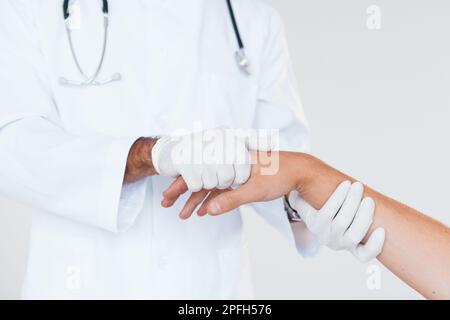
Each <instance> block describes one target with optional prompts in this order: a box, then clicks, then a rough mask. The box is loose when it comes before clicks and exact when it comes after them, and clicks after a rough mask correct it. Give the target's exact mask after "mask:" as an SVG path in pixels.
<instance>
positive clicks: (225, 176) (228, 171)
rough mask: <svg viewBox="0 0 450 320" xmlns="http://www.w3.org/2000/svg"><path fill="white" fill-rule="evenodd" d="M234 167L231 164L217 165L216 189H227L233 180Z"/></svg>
mask: <svg viewBox="0 0 450 320" xmlns="http://www.w3.org/2000/svg"><path fill="white" fill-rule="evenodd" d="M234 176H235V172H234V167H233V166H232V165H224V164H221V165H218V166H217V179H218V185H217V189H220V190H224V189H228V188H229V187H230V186H231V185H232V184H233V181H234Z"/></svg>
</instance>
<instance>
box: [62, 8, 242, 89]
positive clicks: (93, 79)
mask: <svg viewBox="0 0 450 320" xmlns="http://www.w3.org/2000/svg"><path fill="white" fill-rule="evenodd" d="M69 2H70V0H64V3H63V13H64V22H65V27H66V33H67V38H68V40H69V46H70V52H71V54H72V58H73V60H74V62H75V65H76V67H77V69H78V72H79V73H80V75H81V76H82V78H83V80H82V81H75V80H69V79H67V78H64V77H60V78H59V83H60V84H61V85H64V86H76V87H87V86H103V85H106V84H109V83H111V82H116V81H120V80H122V75H121V74H120V73H119V72H116V73H114V74H113V75H112V76H111V77H109V78H106V79H102V80H100V79H98V77H99V74H100V71H101V69H102V67H103V62H104V60H105V55H106V48H107V44H108V27H109V4H108V0H102V2H103V5H102V12H103V28H104V32H103V45H102V52H101V56H100V61H99V63H98V66H97V69H96V70H95V72H94V74H92V75H91V76H89V75H87V73H85V72H84V70H83V68H82V67H81V64H80V61H79V60H78V56H77V55H76V53H75V48H74V45H73V40H72V29H71V26H70V21H69V18H70V12H69ZM226 2H227V7H228V12H229V15H230V19H231V23H232V25H233V30H234V33H235V35H236V40H237V44H238V50H237V51H236V52H235V58H236V63H237V65H238V66H239V68H240V70H242V71H243V72H244V73H245V74H250V62H249V60H248V58H247V55H246V53H245V47H244V43H243V41H242V37H241V33H240V32H239V27H238V24H237V21H236V16H235V14H234V10H233V6H232V4H231V0H226Z"/></svg>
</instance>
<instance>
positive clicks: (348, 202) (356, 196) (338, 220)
mask: <svg viewBox="0 0 450 320" xmlns="http://www.w3.org/2000/svg"><path fill="white" fill-rule="evenodd" d="M363 193H364V187H363V185H362V184H361V183H359V182H356V183H354V184H352V185H351V187H350V190H349V191H348V194H347V197H346V198H345V201H344V204H343V205H342V207H341V209H340V210H339V212H338V214H337V215H336V216H335V217H334V219H333V222H332V224H331V234H332V237H335V238H337V237H341V236H342V235H343V234H344V233H345V231H346V230H347V229H348V228H349V227H350V225H351V224H352V221H353V219H354V218H355V216H356V213H357V212H358V208H359V206H360V203H361V199H362V197H363Z"/></svg>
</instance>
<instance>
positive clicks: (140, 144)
mask: <svg viewBox="0 0 450 320" xmlns="http://www.w3.org/2000/svg"><path fill="white" fill-rule="evenodd" d="M155 143H156V139H153V138H140V139H138V140H136V142H135V143H134V144H133V146H132V147H131V149H130V152H129V154H128V159H127V165H126V169H125V176H124V179H123V182H124V184H128V183H132V182H136V181H138V180H140V179H143V178H145V177H148V176H153V175H156V174H157V173H156V170H155V168H154V167H153V162H152V157H151V153H152V149H153V146H154V145H155Z"/></svg>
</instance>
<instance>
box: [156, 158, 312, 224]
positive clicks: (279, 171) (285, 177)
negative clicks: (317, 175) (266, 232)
mask: <svg viewBox="0 0 450 320" xmlns="http://www.w3.org/2000/svg"><path fill="white" fill-rule="evenodd" d="M307 157H308V156H307V155H304V154H300V153H289V152H271V153H266V152H253V153H252V159H253V166H252V174H251V177H250V179H249V180H248V181H247V183H245V184H244V185H242V186H241V187H240V188H238V189H235V190H232V189H227V190H212V191H211V190H201V191H199V192H195V193H192V194H191V196H190V197H189V199H188V200H187V202H186V204H185V206H184V208H183V209H182V211H181V213H180V217H181V218H182V219H187V218H189V217H190V216H191V215H192V213H193V212H194V211H195V210H196V208H197V207H199V206H200V208H199V209H198V211H197V214H198V215H199V216H204V215H206V214H209V215H220V214H223V213H226V212H229V211H231V210H233V209H236V208H238V207H240V206H241V205H244V204H248V203H252V202H261V201H270V200H274V199H277V198H280V197H282V196H284V195H286V194H288V193H289V192H290V191H292V190H296V189H297V190H299V189H300V188H301V185H300V183H299V181H301V179H299V178H300V177H301V171H302V170H303V169H302V168H303V166H302V163H304V162H302V161H304V160H307ZM268 159H270V160H271V161H267V160H268ZM275 161H276V163H275V164H274V162H275ZM187 190H188V188H187V185H186V183H185V182H184V180H183V179H182V178H181V177H179V178H177V179H176V180H175V181H174V182H173V183H172V184H171V185H170V186H169V188H168V189H167V190H165V191H164V193H163V196H164V199H163V201H162V206H163V207H166V208H167V207H171V206H172V205H173V204H174V203H175V202H176V201H177V200H178V198H179V197H180V196H181V195H182V194H184V193H185V192H187Z"/></svg>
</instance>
